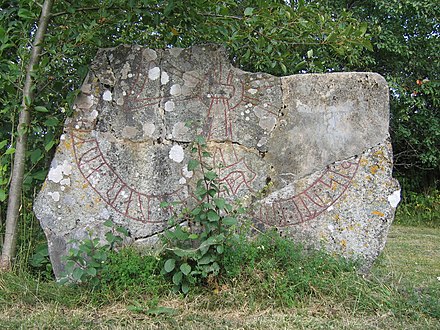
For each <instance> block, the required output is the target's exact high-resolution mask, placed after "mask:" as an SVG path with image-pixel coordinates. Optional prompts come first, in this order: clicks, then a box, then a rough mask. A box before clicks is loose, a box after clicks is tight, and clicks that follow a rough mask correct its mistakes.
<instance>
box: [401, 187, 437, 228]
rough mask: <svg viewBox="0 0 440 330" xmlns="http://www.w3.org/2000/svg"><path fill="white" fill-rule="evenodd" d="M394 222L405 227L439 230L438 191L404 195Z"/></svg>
mask: <svg viewBox="0 0 440 330" xmlns="http://www.w3.org/2000/svg"><path fill="white" fill-rule="evenodd" d="M395 222H396V223H397V224H399V225H405V226H423V227H435V228H440V191H438V190H433V191H431V192H429V193H427V194H418V193H414V192H408V193H406V194H405V195H404V196H403V199H402V202H401V203H400V204H399V207H398V208H397V211H396V218H395Z"/></svg>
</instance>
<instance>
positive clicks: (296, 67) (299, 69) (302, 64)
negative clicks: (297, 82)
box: [294, 61, 307, 72]
mask: <svg viewBox="0 0 440 330" xmlns="http://www.w3.org/2000/svg"><path fill="white" fill-rule="evenodd" d="M306 65H307V62H306V61H301V62H299V63H298V64H297V65H296V66H295V69H294V71H295V72H298V71H301V70H302V69H304V68H305V67H306Z"/></svg>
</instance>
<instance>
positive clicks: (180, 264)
mask: <svg viewBox="0 0 440 330" xmlns="http://www.w3.org/2000/svg"><path fill="white" fill-rule="evenodd" d="M191 152H192V154H193V155H194V156H195V157H194V158H193V159H191V160H190V161H189V162H188V171H196V170H199V171H200V175H201V178H200V179H199V180H198V181H197V183H196V187H195V192H194V195H195V197H196V199H197V202H196V204H195V205H194V206H193V207H192V208H184V209H183V210H182V212H181V213H180V214H176V215H174V216H173V217H172V218H171V219H170V225H171V226H172V229H169V230H166V231H165V232H164V234H163V235H162V240H163V242H164V253H163V258H164V260H165V263H164V265H163V270H162V273H163V274H165V275H167V276H168V277H169V278H170V279H171V280H172V282H173V284H174V287H175V290H176V291H179V290H180V291H182V292H183V293H187V292H188V291H189V287H190V285H191V284H194V283H196V282H199V281H200V280H202V279H208V278H209V279H210V280H211V281H214V282H216V278H217V276H218V275H219V274H220V273H221V271H222V270H223V252H224V248H225V244H227V242H228V240H229V238H230V237H231V233H232V230H231V229H232V228H233V226H235V225H236V224H237V216H238V215H239V214H241V213H243V211H244V210H243V208H236V209H234V207H233V206H232V205H231V204H230V203H229V202H228V201H227V200H226V199H225V198H223V197H221V192H222V191H227V189H226V187H224V186H222V184H221V182H219V179H218V176H217V174H216V173H215V172H214V169H213V167H212V166H210V165H209V164H208V163H207V162H206V161H205V159H206V158H210V156H211V155H210V153H209V152H208V151H207V145H206V140H205V139H204V138H203V137H201V136H198V137H196V139H195V141H194V143H193V146H192V147H191ZM169 206H170V204H169V203H165V202H164V203H162V207H169Z"/></svg>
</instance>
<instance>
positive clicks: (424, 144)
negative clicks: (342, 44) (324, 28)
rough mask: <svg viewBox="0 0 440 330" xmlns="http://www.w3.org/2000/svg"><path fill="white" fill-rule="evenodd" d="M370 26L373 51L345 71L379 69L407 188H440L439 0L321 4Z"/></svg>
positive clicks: (402, 179)
mask: <svg viewBox="0 0 440 330" xmlns="http://www.w3.org/2000/svg"><path fill="white" fill-rule="evenodd" d="M317 2H319V3H321V4H322V6H323V8H327V10H330V11H333V10H337V9H340V8H346V9H347V10H349V12H350V13H351V14H352V16H353V17H354V18H356V19H357V20H360V21H364V22H367V23H368V27H369V32H370V33H371V37H372V39H371V41H372V43H373V45H374V48H373V49H374V52H364V54H363V56H362V57H360V58H358V60H359V59H360V61H357V62H353V63H343V62H341V63H343V64H346V65H347V68H346V69H344V71H345V70H355V71H360V70H364V71H375V72H378V73H380V74H381V75H383V76H384V77H385V79H386V80H387V82H388V84H389V86H390V96H391V100H390V101H391V104H390V106H391V122H390V126H391V127H390V128H391V130H390V133H391V138H392V143H393V149H394V155H395V159H394V160H395V161H394V163H395V170H396V172H395V173H396V174H397V175H398V177H399V180H400V182H401V183H402V184H403V188H404V189H405V190H409V191H416V192H426V191H427V190H429V189H437V190H438V189H440V186H439V184H440V151H439V150H440V148H439V146H440V133H439V132H440V111H439V103H440V102H439V99H440V94H439V93H440V92H439V91H440V88H439V87H440V76H439V73H440V61H439V55H438V54H439V53H440V24H439V17H440V6H439V5H438V1H436V0H400V1H396V0H393V1H389V0H360V1H349V0H332V1H326V0H319V1H317Z"/></svg>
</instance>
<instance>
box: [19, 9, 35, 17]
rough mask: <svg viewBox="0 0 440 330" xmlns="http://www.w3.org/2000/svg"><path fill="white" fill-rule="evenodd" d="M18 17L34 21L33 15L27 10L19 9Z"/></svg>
mask: <svg viewBox="0 0 440 330" xmlns="http://www.w3.org/2000/svg"><path fill="white" fill-rule="evenodd" d="M18 17H21V18H24V19H34V18H35V14H34V13H33V12H31V11H30V10H27V9H25V8H20V9H19V10H18Z"/></svg>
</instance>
